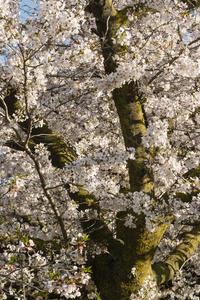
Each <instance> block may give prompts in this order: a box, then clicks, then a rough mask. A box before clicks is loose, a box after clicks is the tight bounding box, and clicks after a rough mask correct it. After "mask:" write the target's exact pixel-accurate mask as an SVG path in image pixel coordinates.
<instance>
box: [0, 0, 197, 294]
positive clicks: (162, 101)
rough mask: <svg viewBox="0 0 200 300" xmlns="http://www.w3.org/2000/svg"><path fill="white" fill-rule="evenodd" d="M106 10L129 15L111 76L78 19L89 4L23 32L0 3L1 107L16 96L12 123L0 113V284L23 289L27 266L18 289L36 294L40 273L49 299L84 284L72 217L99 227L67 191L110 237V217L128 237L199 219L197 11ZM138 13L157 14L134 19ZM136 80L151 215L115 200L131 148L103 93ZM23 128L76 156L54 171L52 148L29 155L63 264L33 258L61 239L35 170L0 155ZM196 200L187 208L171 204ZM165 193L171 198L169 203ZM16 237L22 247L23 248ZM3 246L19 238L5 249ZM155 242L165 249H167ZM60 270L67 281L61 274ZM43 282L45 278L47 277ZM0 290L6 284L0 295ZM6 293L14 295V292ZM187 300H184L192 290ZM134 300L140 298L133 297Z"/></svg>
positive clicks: (85, 22)
mask: <svg viewBox="0 0 200 300" xmlns="http://www.w3.org/2000/svg"><path fill="white" fill-rule="evenodd" d="M113 4H114V6H115V7H116V8H117V9H123V8H125V7H128V6H131V7H132V9H129V8H127V17H128V19H129V21H130V22H129V24H126V27H121V28H120V29H119V30H118V32H117V33H116V36H113V37H112V42H113V45H116V44H120V45H122V46H123V45H125V46H126V47H127V53H125V54H124V53H123V54H121V53H118V54H116V55H115V56H114V59H115V61H116V63H117V64H118V68H117V69H116V72H114V73H111V74H108V75H106V74H105V71H104V65H103V63H104V61H103V56H102V54H101V52H100V46H101V45H100V42H99V39H98V36H97V35H96V34H92V33H91V31H92V32H94V28H96V24H95V22H94V18H93V17H91V15H89V16H88V15H86V14H85V12H84V8H85V6H86V5H87V1H85V0H81V1H77V0H68V1H64V0H59V1H55V0H41V1H39V3H38V5H39V10H38V14H37V15H34V14H33V15H30V16H29V17H28V18H27V19H26V20H25V21H23V22H21V21H20V18H19V1H18V0H0V21H1V22H0V30H1V50H0V61H1V63H0V71H1V72H0V73H1V80H0V90H1V95H0V97H2V99H5V97H6V96H8V93H7V87H8V86H9V87H10V86H17V91H16V100H18V104H19V105H17V107H16V110H15V111H14V113H13V111H12V110H11V111H12V116H9V118H10V122H9V120H8V118H7V116H6V111H5V109H4V108H5V107H4V105H3V104H1V108H0V164H1V169H0V214H1V216H0V223H1V224H0V237H3V239H5V249H4V250H5V251H4V254H3V258H2V260H1V259H0V262H1V263H2V264H1V268H0V271H1V272H2V274H3V275H5V276H7V274H10V272H11V273H12V278H11V279H12V280H14V279H15V278H21V277H20V276H21V275H20V274H21V273H20V271H19V270H20V267H19V261H20V259H22V261H23V262H24V263H26V264H25V265H24V268H22V270H24V273H23V274H24V278H25V279H26V280H27V282H28V283H30V284H34V272H32V271H31V268H29V267H31V266H37V267H39V266H40V267H41V268H40V270H39V271H38V273H37V275H38V278H39V284H40V285H41V286H42V284H43V282H44V281H45V288H46V289H47V290H48V292H49V293H51V292H56V293H59V294H60V295H61V296H64V297H65V298H75V297H79V296H80V293H81V286H83V285H87V284H88V282H89V280H90V275H89V274H88V272H87V271H86V270H85V269H84V267H83V266H84V264H85V261H86V254H87V253H86V251H85V250H86V249H85V248H86V247H85V242H84V241H83V233H82V231H81V230H82V229H81V226H80V218H83V217H84V218H87V219H90V218H94V219H95V218H98V212H97V210H94V211H92V209H90V208H86V209H85V210H84V211H80V212H79V211H78V205H77V203H75V202H74V201H72V200H71V199H69V195H68V194H67V191H66V190H65V188H64V186H65V183H69V184H70V187H71V192H76V191H77V190H78V188H79V186H83V187H84V188H85V189H86V190H87V192H89V193H93V195H94V196H96V198H97V200H99V207H100V209H101V211H102V213H103V214H104V217H105V219H106V220H107V222H108V223H109V224H111V225H110V228H111V227H112V228H113V227H114V226H115V220H116V215H117V212H119V211H127V210H129V211H133V214H131V213H129V214H127V216H126V219H125V220H124V223H125V226H127V227H129V228H135V226H136V221H137V218H136V215H140V214H144V215H145V218H146V227H147V229H148V230H149V231H153V230H155V228H156V220H157V219H158V218H159V217H163V222H166V218H164V217H165V214H166V213H170V214H171V213H173V214H174V215H175V217H176V218H177V220H178V221H179V222H183V221H184V220H185V219H187V220H188V218H189V220H190V221H197V220H198V218H199V211H200V196H199V195H200V194H198V189H199V186H200V183H199V178H198V174H197V175H195V176H197V177H196V178H194V176H191V177H192V178H189V179H188V180H186V179H185V178H184V174H186V173H187V172H189V171H190V170H191V171H192V170H193V169H197V168H199V163H200V159H199V157H200V153H199V150H200V138H199V136H200V131H199V125H200V116H199V106H200V94H199V93H200V89H199V86H198V82H199V75H200V67H199V66H200V60H199V52H200V50H199V49H200V45H199V31H200V13H199V10H197V13H191V14H190V13H189V11H188V9H187V5H186V4H184V3H183V2H182V1H176V0H168V1H162V0H159V1H155V0H151V1H146V0H142V1H141V0H137V1H132V0H126V1H120V0H115V1H113ZM143 4H144V5H148V7H149V8H150V9H151V11H153V12H154V13H142V10H141V11H140V12H139V13H138V7H139V6H140V5H143ZM137 5H139V6H137ZM108 24H109V23H108ZM91 29H92V30H91ZM106 42H107V41H106V40H105V43H106ZM132 80H135V81H137V84H138V87H139V89H140V90H141V91H142V92H143V95H144V98H146V101H144V103H143V108H144V113H145V117H146V119H147V122H146V126H147V130H146V135H145V136H144V137H143V138H142V140H143V145H144V147H145V148H146V150H147V151H150V152H151V153H153V154H152V159H151V161H149V162H148V164H151V167H152V168H153V174H154V182H155V194H156V196H158V197H159V204H157V205H155V199H153V198H151V197H150V196H149V195H148V194H146V193H145V192H144V191H136V192H133V193H130V192H127V193H126V194H124V193H122V192H121V190H122V189H123V188H126V189H128V187H129V178H128V171H127V162H128V161H129V160H134V159H137V156H136V157H135V149H133V148H129V149H125V146H124V141H123V138H122V134H121V128H120V123H119V118H118V115H117V112H116V108H115V106H114V104H113V100H112V94H111V91H112V90H114V89H115V88H120V87H121V86H122V85H123V84H124V83H126V82H130V81H132ZM11 102H12V99H11V100H10V101H8V106H9V105H10V104H12V103H11ZM0 103H2V101H1V98H0ZM30 118H31V120H32V124H33V128H38V127H40V128H42V127H43V126H47V125H46V124H48V126H49V128H51V129H52V130H53V131H55V133H56V134H58V135H59V136H60V137H62V138H63V142H66V145H67V141H68V140H70V141H71V143H72V144H73V146H74V147H75V149H76V152H77V154H78V158H77V159H76V160H75V161H74V162H72V163H71V164H68V165H66V167H65V168H64V169H63V170H59V169H56V168H55V167H53V166H52V161H51V160H50V154H49V152H48V150H47V146H48V145H44V144H37V145H36V146H35V148H34V151H33V153H34V155H35V157H36V159H37V160H38V162H39V165H40V167H41V173H42V176H43V177H44V178H43V179H44V180H45V182H46V184H47V187H48V188H49V191H50V192H51V193H52V197H54V199H55V203H56V205H57V209H58V211H59V212H61V213H60V214H61V218H62V220H63V222H64V225H65V226H66V228H67V229H66V232H67V234H68V236H69V239H70V241H71V246H70V247H69V249H64V250H62V251H61V250H60V252H59V253H56V251H55V249H54V250H53V249H51V247H53V246H52V245H53V243H52V244H51V246H49V248H50V250H49V253H50V254H46V253H42V251H41V250H38V251H36V250H34V249H35V248H34V242H33V237H34V238H35V239H39V240H42V241H43V242H44V243H48V242H49V241H57V242H58V243H60V236H61V234H62V233H61V229H60V227H59V225H58V223H57V219H56V217H55V215H54V214H53V213H52V206H51V205H50V203H49V202H48V200H47V198H46V197H45V195H44V190H43V189H42V186H41V180H40V178H39V177H38V173H37V171H36V169H35V164H34V163H33V161H32V160H31V159H30V157H29V156H28V154H27V153H26V152H25V151H16V150H14V149H12V150H11V149H10V148H8V147H7V146H4V145H5V143H6V142H7V141H10V144H12V143H13V148H16V149H18V148H20V147H21V145H23V144H24V143H25V142H26V138H27V133H26V130H25V128H24V124H26V122H27V120H28V119H30ZM44 120H45V121H44ZM18 124H20V125H21V127H20V126H19V125H18ZM25 126H26V125H25ZM40 137H41V135H38V139H39V138H40ZM66 147H67V146H66ZM63 155H64V154H63ZM47 187H46V190H47ZM194 190H195V191H196V194H195V196H191V198H192V201H191V203H190V204H188V203H183V202H182V201H181V199H179V198H178V199H177V197H176V196H175V195H176V193H185V194H186V193H191V192H193V191H194ZM162 194H165V195H166V194H168V195H169V197H168V201H165V200H163V199H162V197H161V196H162ZM188 216H189V217H188ZM173 230H174V231H175V230H176V228H174V229H173ZM80 232H81V234H80ZM24 235H26V236H28V237H29V240H24V239H21V237H22V236H24ZM10 236H11V237H12V236H13V237H15V238H14V239H13V242H11V241H10ZM30 237H31V238H30ZM6 239H7V240H8V242H6ZM20 239H21V240H20ZM15 240H16V241H17V240H18V243H17V242H16V243H14V241H15ZM6 243H7V245H6ZM163 243H165V244H167V246H168V242H167V240H164V242H163ZM36 246H37V245H36ZM36 246H35V247H36ZM172 246H175V245H174V244H173V245H172ZM47 248H48V247H47ZM94 248H95V249H94V251H93V254H94V255H96V254H97V255H98V254H99V253H101V252H102V251H104V250H102V249H103V247H102V248H101V247H100V248H99V245H96V246H95V247H94ZM24 251H25V252H24ZM34 251H36V252H34ZM47 252H48V251H47ZM25 254H26V255H25ZM14 258H15V259H16V261H14ZM52 261H53V263H52ZM15 262H16V264H15ZM48 264H49V266H51V268H52V270H50V269H48ZM64 268H66V270H69V271H68V272H66V273H64V274H63V273H62V274H59V272H58V271H59V270H61V269H64ZM76 268H77V269H76ZM49 273H53V275H52V278H49V277H47V274H49ZM68 279H69V280H68ZM5 284H6V277H5V280H4V281H3V283H1V288H2V289H3V286H5ZM197 288H199V287H197ZM147 290H149V292H150V294H149V296H148V297H149V299H154V298H153V297H154V296H155V294H154V285H153V284H152V281H151V280H150V281H145V283H144V286H143V287H142V289H141V291H140V292H139V295H138V296H137V297H140V298H138V299H143V298H142V297H144V295H146V293H147ZM151 290H152V293H151ZM182 290H184V287H181V291H182ZM11 292H12V293H14V294H16V291H15V290H14V288H12V287H11ZM174 293H175V292H174ZM185 294H187V295H189V290H188V291H187V292H185ZM95 295H96V294H95V293H91V294H90V296H88V297H89V298H91V299H92V297H93V298H94V297H96V296H95ZM2 297H4V296H2ZM171 297H173V295H172V294H171ZM188 297H189V296H188ZM194 297H195V296H194ZM131 299H136V298H135V296H134V295H132V296H131ZM194 299H195V298H194Z"/></svg>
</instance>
